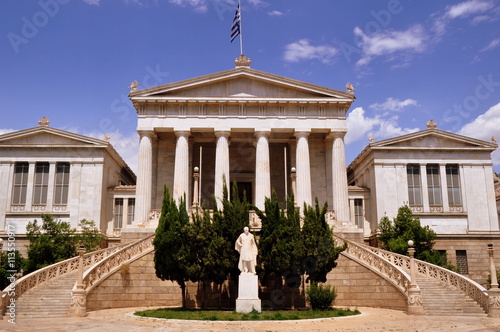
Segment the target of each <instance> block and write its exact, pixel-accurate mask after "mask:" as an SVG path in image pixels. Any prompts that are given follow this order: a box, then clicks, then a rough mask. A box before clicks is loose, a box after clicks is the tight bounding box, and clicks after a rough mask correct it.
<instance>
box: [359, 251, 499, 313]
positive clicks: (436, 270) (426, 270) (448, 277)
mask: <svg viewBox="0 0 500 332" xmlns="http://www.w3.org/2000/svg"><path fill="white" fill-rule="evenodd" d="M358 246H362V247H363V248H365V249H366V250H369V251H371V252H372V253H373V254H375V255H377V256H380V257H381V258H383V259H385V260H387V261H389V262H391V263H392V264H394V265H396V266H399V267H401V268H403V269H406V270H409V269H410V257H408V256H404V255H400V254H396V253H393V252H390V251H386V250H382V249H379V248H375V247H369V246H365V245H359V244H358ZM415 263H416V265H417V266H416V271H417V273H419V274H421V275H425V276H427V277H429V278H433V279H436V280H438V281H440V282H444V283H445V284H448V285H450V286H453V287H454V288H456V289H458V290H460V291H461V292H462V293H463V294H465V295H467V296H468V297H470V298H471V299H473V300H474V301H476V302H477V303H478V304H479V305H480V306H481V307H482V308H483V309H484V310H485V311H486V312H488V310H489V301H490V300H489V297H488V291H487V290H486V289H485V288H484V287H483V286H481V285H480V284H478V283H477V282H475V281H473V280H471V279H469V278H466V277H464V276H463V275H461V274H458V273H455V272H453V271H450V270H447V269H445V268H442V267H440V266H437V265H433V264H430V263H427V262H424V261H421V260H417V259H416V260H415ZM499 307H500V303H499Z"/></svg>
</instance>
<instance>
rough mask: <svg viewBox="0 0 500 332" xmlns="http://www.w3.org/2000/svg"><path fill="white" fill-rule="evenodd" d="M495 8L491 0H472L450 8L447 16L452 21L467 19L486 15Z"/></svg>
mask: <svg viewBox="0 0 500 332" xmlns="http://www.w3.org/2000/svg"><path fill="white" fill-rule="evenodd" d="M493 7H494V4H493V2H491V1H489V0H486V1H485V0H470V1H465V2H461V3H459V4H457V5H453V6H448V7H447V8H446V9H447V11H446V14H445V16H446V17H448V18H451V19H454V18H457V17H467V16H470V15H473V14H478V13H484V12H486V11H488V10H490V9H491V8H493Z"/></svg>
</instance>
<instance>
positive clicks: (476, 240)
mask: <svg viewBox="0 0 500 332" xmlns="http://www.w3.org/2000/svg"><path fill="white" fill-rule="evenodd" d="M489 243H491V244H493V249H495V252H494V257H495V265H496V267H497V270H498V269H500V238H499V237H498V235H497V236H491V235H490V236H488V235H479V234H478V235H476V236H474V235H472V234H471V235H468V236H467V237H464V236H455V237H454V236H447V237H443V236H438V239H437V240H436V244H435V245H434V249H436V250H443V251H446V257H447V258H448V261H449V262H450V263H451V264H452V265H455V266H458V264H457V250H461V251H465V253H466V255H467V256H466V257H467V268H468V272H469V273H468V274H466V275H467V276H468V277H469V278H471V279H473V280H474V281H476V282H478V283H479V284H481V285H482V286H484V287H486V288H488V287H487V286H488V282H487V279H488V276H489V274H490V265H489V256H488V244H489ZM461 268H463V266H462V267H461Z"/></svg>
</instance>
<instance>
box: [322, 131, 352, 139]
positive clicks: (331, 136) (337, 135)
mask: <svg viewBox="0 0 500 332" xmlns="http://www.w3.org/2000/svg"><path fill="white" fill-rule="evenodd" d="M346 134H347V130H341V131H338V130H335V131H333V130H332V131H330V133H329V134H328V135H326V139H334V138H344V137H345V135H346Z"/></svg>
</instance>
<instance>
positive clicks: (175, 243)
mask: <svg viewBox="0 0 500 332" xmlns="http://www.w3.org/2000/svg"><path fill="white" fill-rule="evenodd" d="M188 223H189V216H188V214H187V210H186V200H185V197H184V198H181V200H180V202H179V208H177V204H176V202H175V200H174V199H173V198H172V197H171V196H170V192H169V190H168V189H167V187H166V186H165V187H164V195H163V202H162V209H161V215H160V220H159V222H158V227H157V229H156V234H155V238H154V240H153V245H154V247H155V255H154V262H155V270H156V276H157V277H158V278H160V279H162V280H171V281H175V282H177V284H178V285H179V287H180V288H181V292H182V307H183V308H185V307H186V281H187V280H188V279H187V274H186V271H185V270H184V269H183V266H182V264H181V262H180V261H179V251H180V250H181V248H182V245H183V243H184V242H185V239H184V235H185V231H184V227H185V226H186V225H187V224H188Z"/></svg>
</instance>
